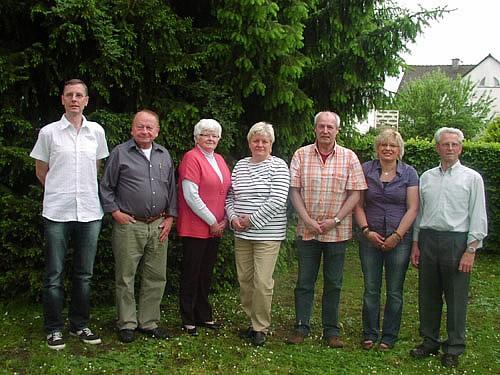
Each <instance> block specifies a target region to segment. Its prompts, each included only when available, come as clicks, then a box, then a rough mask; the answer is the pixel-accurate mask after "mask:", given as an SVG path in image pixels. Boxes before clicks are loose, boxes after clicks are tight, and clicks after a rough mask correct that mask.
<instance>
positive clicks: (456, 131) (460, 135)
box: [434, 127, 464, 143]
mask: <svg viewBox="0 0 500 375" xmlns="http://www.w3.org/2000/svg"><path fill="white" fill-rule="evenodd" d="M443 133H451V134H455V135H456V136H458V141H459V142H460V143H462V142H463V140H464V133H462V131H461V130H460V129H457V128H446V127H443V128H439V129H438V130H437V131H436V134H434V140H435V141H436V143H439V141H440V139H441V135H442V134H443Z"/></svg>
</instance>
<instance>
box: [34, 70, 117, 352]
mask: <svg viewBox="0 0 500 375" xmlns="http://www.w3.org/2000/svg"><path fill="white" fill-rule="evenodd" d="M88 101H89V97H88V93H87V86H86V85H85V83H84V82H83V81H81V80H78V79H72V80H70V81H67V82H66V83H65V84H64V88H63V93H62V95H61V102H62V105H63V106H64V109H65V113H64V115H63V116H62V117H61V119H60V120H59V121H56V122H53V123H51V124H48V125H46V126H44V127H43V128H42V129H41V130H40V133H39V134H38V140H37V142H36V144H35V146H34V147H33V150H32V151H31V154H30V156H31V157H32V158H34V159H36V161H35V169H36V176H37V178H38V179H39V180H40V183H41V184H42V185H43V187H44V197H43V212H42V216H43V218H44V232H45V240H46V250H45V273H44V279H43V310H44V326H45V330H46V331H47V345H48V346H49V348H51V349H56V350H58V349H63V348H64V347H65V343H64V338H63V335H62V330H63V327H64V319H63V317H62V310H63V305H64V286H63V272H64V260H65V257H66V253H67V250H68V242H69V240H70V238H71V240H72V244H73V248H74V253H73V282H72V290H71V304H70V306H69V312H68V315H69V322H70V334H71V335H74V336H77V337H79V338H80V339H81V341H83V342H85V343H88V344H100V343H101V339H100V338H99V336H98V335H96V334H95V333H93V332H92V331H91V330H90V329H89V327H88V324H89V317H90V282H91V278H92V273H93V267H94V258H95V254H96V250H97V239H98V236H99V232H100V229H101V219H102V216H103V211H102V208H101V205H100V203H99V196H98V187H97V168H98V165H99V161H100V159H104V158H105V157H107V156H108V155H109V152H108V147H107V145H106V138H105V135H104V129H103V128H102V127H101V126H100V125H99V124H97V123H95V122H91V121H87V119H86V118H85V117H84V116H83V110H84V108H85V107H86V106H87V104H88Z"/></svg>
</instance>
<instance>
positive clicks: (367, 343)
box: [361, 340, 375, 350]
mask: <svg viewBox="0 0 500 375" xmlns="http://www.w3.org/2000/svg"><path fill="white" fill-rule="evenodd" d="M373 345H375V344H374V343H373V341H372V340H364V341H362V342H361V347H362V348H363V349H365V350H370V349H371V348H373Z"/></svg>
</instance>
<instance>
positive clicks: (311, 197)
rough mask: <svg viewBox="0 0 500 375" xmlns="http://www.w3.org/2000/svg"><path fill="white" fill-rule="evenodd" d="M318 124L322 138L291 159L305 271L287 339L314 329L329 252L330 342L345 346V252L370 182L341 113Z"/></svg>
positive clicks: (325, 115) (325, 313) (326, 325)
mask: <svg viewBox="0 0 500 375" xmlns="http://www.w3.org/2000/svg"><path fill="white" fill-rule="evenodd" d="M314 124H315V128H314V131H315V133H316V142H315V143H314V144H311V145H308V146H304V147H301V148H300V149H298V150H297V151H296V152H295V154H294V156H293V158H292V162H291V163H290V173H291V185H290V198H291V200H292V203H293V206H294V207H295V210H296V211H297V213H298V215H299V223H298V226H297V243H296V244H297V253H298V259H299V274H298V278H297V285H296V287H295V316H296V326H295V331H294V333H293V334H292V335H291V336H290V337H289V338H288V339H287V342H288V343H289V344H299V343H302V342H303V341H304V338H305V337H307V336H309V334H310V324H309V320H310V317H311V310H312V305H313V299H314V287H315V284H316V279H317V276H318V270H319V265H320V262H321V257H322V256H323V279H324V287H323V302H322V305H323V309H322V324H323V337H324V338H325V340H326V341H327V343H328V345H329V346H330V347H332V348H342V347H343V346H344V344H343V342H342V341H341V340H340V338H339V336H340V327H339V320H338V315H339V314H338V312H339V302H340V290H341V288H342V275H343V268H344V257H345V251H346V247H347V240H349V239H350V238H351V237H352V215H351V213H352V210H353V208H354V206H355V205H356V203H357V201H358V200H359V197H360V191H361V190H365V189H366V188H367V186H366V182H365V178H364V175H363V170H362V168H361V164H360V163H359V160H358V157H357V156H356V154H355V153H354V152H353V151H351V150H349V149H347V148H345V147H342V146H339V145H338V144H337V143H336V141H335V138H336V136H337V134H338V132H339V129H340V117H339V116H338V115H337V114H336V113H334V112H320V113H318V114H317V115H316V116H315V118H314Z"/></svg>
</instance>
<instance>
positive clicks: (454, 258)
mask: <svg viewBox="0 0 500 375" xmlns="http://www.w3.org/2000/svg"><path fill="white" fill-rule="evenodd" d="M463 139H464V136H463V133H462V131H460V130H459V129H455V128H440V129H439V130H438V131H437V132H436V134H435V141H436V151H437V153H438V154H439V157H440V160H441V163H440V165H439V166H438V167H435V168H432V169H430V170H428V171H426V172H425V173H424V174H422V177H421V178H420V212H419V215H418V217H417V220H416V221H415V226H414V228H415V229H414V235H413V241H414V242H413V247H412V254H411V261H412V264H413V265H414V266H415V267H418V268H419V307H420V309H419V315H420V335H421V336H422V337H423V342H422V344H420V345H419V346H417V347H416V348H414V349H412V350H411V351H410V355H411V356H412V357H414V358H425V357H428V356H429V355H431V354H437V353H438V352H439V347H440V346H442V350H443V353H444V354H443V356H442V357H441V363H442V365H443V366H445V367H456V366H457V365H458V356H459V355H460V354H462V353H463V352H464V349H465V320H466V310H467V295H468V291H469V280H470V272H471V271H472V267H473V265H474V259H475V254H476V250H477V249H478V248H480V247H481V246H482V241H483V239H484V238H485V237H486V235H487V230H488V224H487V217H486V205H485V197H484V184H483V179H482V177H481V175H480V174H479V173H477V172H476V171H474V170H472V169H470V168H467V167H465V166H463V165H462V164H461V163H460V161H459V156H460V154H461V153H462V141H463ZM443 294H444V299H445V301H446V305H447V312H446V313H447V327H446V328H447V333H448V339H447V340H446V341H444V342H442V343H441V341H440V340H439V329H440V323H441V313H442V308H443Z"/></svg>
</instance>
